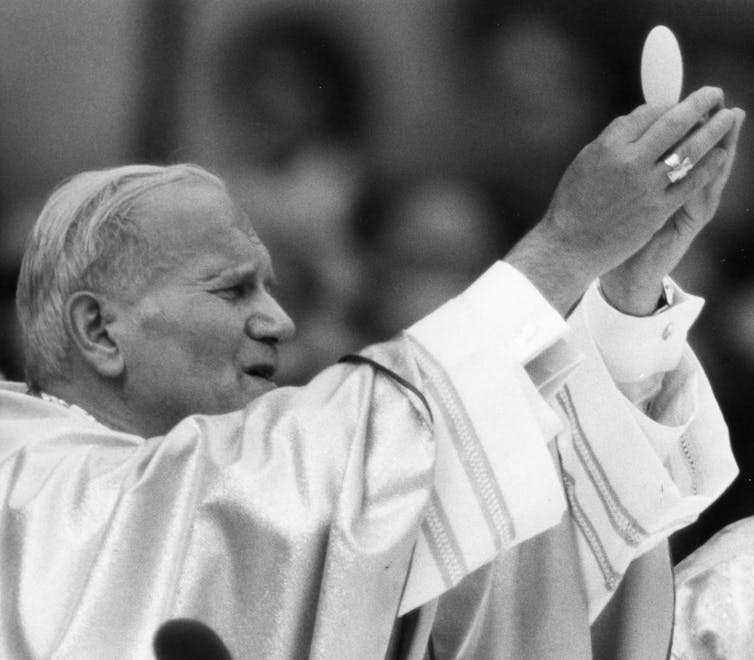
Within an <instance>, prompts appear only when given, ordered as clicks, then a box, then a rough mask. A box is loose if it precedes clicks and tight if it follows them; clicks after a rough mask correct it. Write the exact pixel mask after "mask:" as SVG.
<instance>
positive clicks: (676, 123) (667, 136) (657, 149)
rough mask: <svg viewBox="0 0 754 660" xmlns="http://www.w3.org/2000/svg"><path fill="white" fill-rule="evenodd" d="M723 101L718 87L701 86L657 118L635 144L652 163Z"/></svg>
mask: <svg viewBox="0 0 754 660" xmlns="http://www.w3.org/2000/svg"><path fill="white" fill-rule="evenodd" d="M723 100H724V97H723V92H722V90H721V89H719V88H718V87H702V88H701V89H699V90H697V91H696V92H694V93H693V94H690V95H689V96H687V97H686V99H685V100H683V101H682V102H681V103H679V104H678V105H676V106H673V107H672V108H671V109H670V110H668V111H667V112H666V113H664V114H663V115H662V116H661V117H660V118H659V119H657V120H656V121H655V122H654V123H653V124H652V125H651V126H650V127H649V128H648V129H647V130H646V131H645V132H644V134H643V135H642V136H641V137H640V138H639V139H638V140H636V145H637V146H638V147H639V148H640V149H641V150H642V151H643V152H645V154H646V157H647V158H648V159H650V162H654V161H655V160H657V159H658V158H660V156H662V154H664V153H665V152H666V151H668V150H670V149H672V148H673V147H674V146H675V145H676V144H678V143H679V142H680V141H681V140H683V138H684V136H685V135H686V134H687V133H688V132H689V131H690V130H691V129H692V128H693V127H694V126H695V125H696V124H697V123H698V122H699V121H700V120H701V119H703V118H704V116H705V115H706V114H707V113H708V112H710V111H711V110H713V109H715V108H717V107H720V106H721V105H722V103H723ZM717 114H719V113H716V115H717ZM708 123H709V122H708ZM713 144H714V143H713Z"/></svg>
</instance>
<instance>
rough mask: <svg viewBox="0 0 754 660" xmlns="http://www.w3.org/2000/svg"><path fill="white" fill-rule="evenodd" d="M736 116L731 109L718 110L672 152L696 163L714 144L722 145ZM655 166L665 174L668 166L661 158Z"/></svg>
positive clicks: (682, 158) (680, 157)
mask: <svg viewBox="0 0 754 660" xmlns="http://www.w3.org/2000/svg"><path fill="white" fill-rule="evenodd" d="M736 116H737V115H736V112H735V111H733V110H728V109H722V110H719V111H718V112H716V113H715V114H714V115H713V116H712V117H711V118H710V119H709V120H708V121H707V122H706V123H705V124H703V125H702V126H700V127H699V128H698V129H697V130H696V131H694V132H693V133H692V134H691V135H689V136H688V137H687V138H686V139H685V140H684V141H683V142H682V143H681V144H679V145H676V146H674V147H673V153H674V154H677V155H678V157H679V159H680V160H681V161H683V160H684V159H686V158H688V159H689V160H691V162H692V163H694V164H696V163H698V162H699V161H700V160H702V158H703V157H704V155H705V154H706V153H707V152H708V151H709V150H710V149H712V148H713V147H715V146H716V145H720V146H723V145H722V142H723V140H724V139H725V138H726V136H727V135H728V134H729V133H730V132H731V130H732V129H733V127H734V126H735V123H736ZM723 148H724V146H723ZM657 167H658V168H659V169H661V170H662V171H663V173H665V174H667V172H668V166H667V164H666V163H665V162H664V161H663V160H661V161H659V163H658V164H657Z"/></svg>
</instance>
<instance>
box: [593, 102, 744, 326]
mask: <svg viewBox="0 0 754 660" xmlns="http://www.w3.org/2000/svg"><path fill="white" fill-rule="evenodd" d="M734 112H735V122H734V124H733V127H732V128H731V129H730V131H728V133H727V134H726V135H725V137H724V138H723V139H722V141H721V142H720V144H719V145H718V146H719V147H720V148H722V149H724V150H725V151H726V153H727V157H726V159H725V162H724V164H723V166H722V167H721V168H720V169H719V170H718V172H717V175H716V176H715V177H714V178H713V179H712V180H711V181H710V182H709V183H707V185H706V186H703V187H702V188H700V189H698V190H697V191H695V193H694V194H693V195H692V196H691V197H690V198H689V200H688V201H687V202H686V203H685V204H684V205H683V206H682V207H681V208H680V209H678V210H677V211H676V212H675V213H674V214H673V215H672V216H670V219H669V220H668V221H667V222H666V223H665V224H664V225H663V226H662V227H661V228H660V229H659V230H658V231H657V232H656V233H655V234H654V236H652V238H651V239H650V240H649V242H648V243H647V244H646V245H645V246H644V247H643V248H641V249H640V250H639V251H638V252H637V253H636V254H635V255H633V256H631V257H629V258H628V259H627V260H626V261H624V262H623V263H622V264H621V265H620V266H618V267H617V268H615V269H613V270H612V271H610V272H609V273H606V274H605V275H603V276H602V278H601V286H602V291H603V293H604V295H605V297H606V298H607V299H608V300H609V301H610V303H611V304H612V305H613V306H614V307H616V308H618V309H620V310H621V311H623V312H625V313H627V314H633V315H636V316H644V315H647V314H651V313H652V312H653V311H655V308H656V306H657V301H658V299H659V297H660V294H661V292H662V279H663V277H664V276H665V275H667V274H668V273H670V272H671V271H672V270H673V269H674V268H675V267H676V266H677V265H678V262H679V261H680V260H681V259H682V258H683V255H684V254H686V252H687V251H688V249H689V247H690V246H691V243H692V242H693V240H694V239H695V238H696V236H697V235H698V234H699V232H700V231H701V230H702V229H703V228H704V227H705V226H706V225H707V223H708V222H709V221H710V220H712V218H713V217H714V215H715V212H716V211H717V207H718V206H719V205H720V197H721V195H722V192H723V189H724V188H725V184H726V183H727V182H728V177H729V176H730V171H731V168H732V167H733V161H734V160H735V157H736V147H737V144H738V137H739V134H740V132H741V125H742V124H743V121H744V118H745V117H746V113H745V112H744V111H743V110H740V109H736V110H735V111H734Z"/></svg>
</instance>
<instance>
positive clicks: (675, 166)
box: [662, 152, 694, 183]
mask: <svg viewBox="0 0 754 660" xmlns="http://www.w3.org/2000/svg"><path fill="white" fill-rule="evenodd" d="M662 162H663V163H665V165H667V166H668V167H669V168H670V169H669V170H668V171H667V172H665V176H667V177H668V179H670V183H675V182H676V181H680V180H681V179H682V178H683V177H685V176H686V175H687V174H688V173H689V172H690V171H691V170H692V169H694V163H692V162H691V159H690V158H689V157H688V156H686V158H684V159H683V160H681V157H680V156H679V155H678V154H677V153H675V152H673V153H672V154H670V155H669V156H668V157H667V158H665V159H664V160H663V161H662Z"/></svg>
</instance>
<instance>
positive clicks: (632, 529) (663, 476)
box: [553, 287, 737, 620]
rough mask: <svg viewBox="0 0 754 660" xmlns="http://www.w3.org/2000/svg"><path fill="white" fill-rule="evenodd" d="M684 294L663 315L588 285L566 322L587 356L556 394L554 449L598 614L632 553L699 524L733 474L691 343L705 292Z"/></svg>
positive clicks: (721, 427)
mask: <svg viewBox="0 0 754 660" xmlns="http://www.w3.org/2000/svg"><path fill="white" fill-rule="evenodd" d="M679 298H680V299H679V301H678V304H677V305H674V306H673V307H671V308H670V309H669V310H668V311H666V312H664V313H662V314H659V315H656V316H650V317H643V318H635V317H627V316H625V315H622V314H619V313H617V312H616V311H615V310H612V309H609V306H607V304H606V303H605V302H604V300H602V299H601V297H600V296H599V294H598V293H597V292H596V289H595V287H592V288H591V289H590V290H589V291H588V292H587V294H586V296H585V297H584V300H583V301H582V303H581V304H580V305H579V307H578V308H577V309H576V310H575V312H574V313H573V315H572V316H571V318H570V319H569V323H570V325H571V328H572V329H573V341H574V344H575V345H576V346H577V347H578V349H579V350H580V351H581V352H582V353H583V354H584V355H585V360H584V362H583V363H582V365H581V366H580V368H579V369H578V370H577V371H576V372H574V373H573V375H572V376H571V377H570V378H569V380H568V383H567V384H566V385H565V386H564V387H563V388H562V390H560V391H559V392H557V393H556V394H555V396H554V397H553V399H554V406H555V407H556V409H557V410H558V412H559V414H560V415H561V418H562V419H563V420H564V421H565V422H566V424H567V427H568V428H567V429H566V430H565V431H564V432H562V433H560V434H559V435H558V439H557V446H558V454H559V457H560V461H561V474H562V478H563V485H564V488H565V492H566V497H567V499H568V504H569V509H570V512H571V518H572V520H573V523H574V525H575V526H576V528H577V530H578V532H579V554H580V557H581V565H582V572H583V576H584V583H585V587H586V589H587V597H588V601H589V609H590V617H591V619H592V620H593V619H594V618H596V616H597V615H598V614H599V612H600V611H601V609H602V607H603V606H604V605H605V604H606V603H607V601H608V600H609V598H610V596H611V595H612V592H613V591H614V590H615V588H616V587H617V586H618V584H619V582H620V580H621V578H622V576H623V574H624V572H625V570H626V569H627V568H628V565H629V564H630V562H631V561H632V560H633V559H635V558H636V557H638V556H639V555H641V554H642V553H644V552H646V551H647V550H649V549H651V548H653V547H654V546H656V545H657V544H658V543H659V542H660V541H662V540H663V539H665V538H667V537H668V536H669V535H670V534H671V533H672V532H673V531H675V530H677V529H679V528H681V527H684V526H686V525H688V524H689V523H691V522H693V521H694V520H695V519H696V518H697V516H698V515H699V513H701V511H703V510H704V509H705V508H706V507H707V506H709V505H710V504H711V503H712V501H713V500H714V499H715V498H717V497H718V496H719V495H720V493H721V492H722V491H723V489H724V488H726V487H727V486H728V485H729V484H730V483H731V481H732V480H733V478H734V477H735V476H736V473H737V468H736V465H735V461H734V459H733V456H732V453H731V450H730V445H729V440H728V432H727V427H726V425H725V423H724V420H723V418H722V415H721V413H720V410H719V408H718V406H717V403H716V402H715V399H714V396H713V395H712V391H711V389H710V386H709V383H708V381H707V379H706V377H705V375H704V372H703V370H702V368H701V367H700V365H699V364H698V362H697V361H696V358H695V357H694V355H693V354H692V353H691V351H690V349H689V348H688V346H687V345H686V333H687V330H688V328H689V326H690V325H691V323H692V322H693V320H694V319H695V318H696V315H697V314H698V312H699V309H700V308H701V301H700V300H699V299H695V298H693V297H690V296H679ZM669 328H670V330H669ZM653 381H655V382H656V383H659V384H660V385H661V388H659V389H658V388H657V387H655V386H654V385H653V384H652V383H653ZM647 387H649V390H650V392H651V396H649V397H647V396H645V395H646V392H645V393H644V395H642V389H645V390H646V388H647ZM622 390H623V391H622ZM624 391H628V392H629V394H634V395H636V396H637V397H638V399H639V401H640V405H639V406H637V405H634V402H633V401H632V400H631V399H629V398H627V397H626V396H625V394H624V393H623V392H624Z"/></svg>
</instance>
